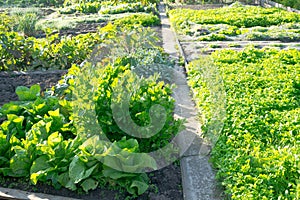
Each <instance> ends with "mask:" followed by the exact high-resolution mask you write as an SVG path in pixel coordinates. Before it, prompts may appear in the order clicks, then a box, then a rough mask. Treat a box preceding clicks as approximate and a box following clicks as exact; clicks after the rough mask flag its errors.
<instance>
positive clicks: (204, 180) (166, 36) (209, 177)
mask: <svg viewBox="0 0 300 200" xmlns="http://www.w3.org/2000/svg"><path fill="white" fill-rule="evenodd" d="M159 12H160V18H161V23H162V40H163V48H164V50H165V51H166V52H167V53H168V54H169V55H170V57H171V59H175V60H176V61H177V62H178V61H179V56H182V55H180V48H181V47H180V44H179V42H178V40H177V39H176V35H175V33H174V31H172V29H171V25H170V21H169V19H168V17H167V15H166V12H165V5H163V4H160V5H159ZM175 70H176V74H178V73H179V76H180V77H185V72H184V69H183V67H180V66H175ZM177 76H178V75H177ZM177 76H174V77H175V78H177ZM174 81H175V84H176V86H177V88H176V89H175V91H174V98H175V100H176V108H175V115H176V117H179V118H184V119H186V120H187V123H186V124H185V126H186V130H185V134H186V136H187V137H186V136H183V137H182V136H181V137H180V138H179V140H181V141H178V143H180V146H184V145H189V147H188V149H187V147H186V148H182V149H184V150H186V149H187V150H186V151H184V152H183V153H182V154H183V155H182V157H181V160H180V161H181V162H180V163H181V173H182V186H183V194H184V199H185V200H221V199H222V198H221V194H222V192H221V190H220V189H219V188H218V186H217V181H216V180H215V172H214V170H213V169H212V166H211V164H210V163H209V149H210V147H209V145H208V144H204V142H203V141H202V140H201V131H200V129H199V128H200V124H199V122H198V120H197V109H196V108H195V104H194V102H193V101H192V98H191V95H190V89H189V87H188V85H187V82H186V78H184V81H183V79H182V78H178V79H176V80H174ZM192 135H193V141H192V142H190V141H189V140H190V139H191V136H192Z"/></svg>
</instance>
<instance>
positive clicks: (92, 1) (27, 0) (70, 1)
mask: <svg viewBox="0 0 300 200" xmlns="http://www.w3.org/2000/svg"><path fill="white" fill-rule="evenodd" d="M138 2H141V3H142V4H143V5H148V4H151V3H158V2H157V1H156V0H143V1H136V0H115V1H107V0H1V1H0V6H7V7H11V6H13V7H16V6H18V7H30V6H36V7H49V6H54V7H64V6H68V5H74V4H78V5H79V4H81V5H88V6H89V7H94V6H95V5H101V4H120V3H138Z"/></svg>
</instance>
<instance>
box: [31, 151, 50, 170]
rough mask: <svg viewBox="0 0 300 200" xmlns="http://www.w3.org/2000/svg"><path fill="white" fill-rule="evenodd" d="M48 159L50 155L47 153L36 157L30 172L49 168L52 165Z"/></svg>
mask: <svg viewBox="0 0 300 200" xmlns="http://www.w3.org/2000/svg"><path fill="white" fill-rule="evenodd" d="M48 161H49V157H48V156H47V155H43V156H41V157H38V158H37V159H35V161H33V163H32V165H31V168H30V174H33V173H37V172H39V171H44V170H47V169H49V168H50V167H51V165H50V164H49V163H48Z"/></svg>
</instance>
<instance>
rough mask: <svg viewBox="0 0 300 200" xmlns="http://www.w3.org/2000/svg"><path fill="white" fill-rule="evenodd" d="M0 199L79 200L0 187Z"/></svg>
mask: <svg viewBox="0 0 300 200" xmlns="http://www.w3.org/2000/svg"><path fill="white" fill-rule="evenodd" d="M0 199H7V200H11V199H14V200H15V199H20V200H79V199H74V198H69V197H61V196H54V195H48V194H42V193H34V192H25V191H22V190H16V189H9V188H3V187H0Z"/></svg>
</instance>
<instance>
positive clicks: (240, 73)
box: [188, 47, 300, 200]
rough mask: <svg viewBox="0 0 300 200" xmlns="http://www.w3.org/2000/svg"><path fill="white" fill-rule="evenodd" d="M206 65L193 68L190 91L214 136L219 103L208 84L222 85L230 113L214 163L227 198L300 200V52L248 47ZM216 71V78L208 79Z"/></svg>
mask: <svg viewBox="0 0 300 200" xmlns="http://www.w3.org/2000/svg"><path fill="white" fill-rule="evenodd" d="M207 59H208V58H202V59H200V60H197V61H194V62H192V63H191V64H190V65H189V66H188V71H189V72H188V77H189V85H190V86H191V87H192V88H193V90H194V96H195V99H196V101H197V106H198V107H199V109H200V112H201V113H203V114H204V118H203V123H204V124H205V125H204V130H209V129H208V128H209V126H210V125H211V123H212V122H213V120H214V119H213V116H214V113H215V112H216V110H212V108H214V107H216V105H215V104H216V102H218V100H215V99H214V97H213V96H212V94H213V93H212V91H211V90H212V88H210V87H209V84H208V80H210V81H216V80H215V79H216V78H215V77H218V76H219V77H220V79H218V81H220V80H222V81H223V84H221V85H222V86H223V87H224V88H223V90H224V91H225V92H226V98H225V99H224V102H225V103H226V112H227V113H226V119H225V121H224V127H223V129H222V132H221V134H220V135H219V139H218V141H217V143H216V145H215V147H214V149H213V152H212V161H213V163H214V165H215V167H216V168H217V169H218V174H217V176H218V178H219V179H220V180H221V181H222V184H223V185H224V187H225V188H226V192H227V193H228V194H230V196H231V198H232V199H286V200H288V199H299V198H300V182H299V180H300V119H299V117H300V101H299V99H300V76H299V74H300V52H299V51H298V50H292V49H291V50H281V51H279V50H275V49H262V50H258V49H255V48H253V47H248V48H246V49H244V50H242V51H240V52H238V51H233V50H222V51H216V52H214V53H213V54H212V55H211V58H210V59H208V60H207ZM210 60H211V61H210ZM212 68H215V69H216V71H217V73H216V74H217V75H216V74H215V75H212V76H211V77H207V74H208V72H207V69H212ZM224 102H223V103H224ZM205 128H206V129H205ZM217 136H218V135H217Z"/></svg>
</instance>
